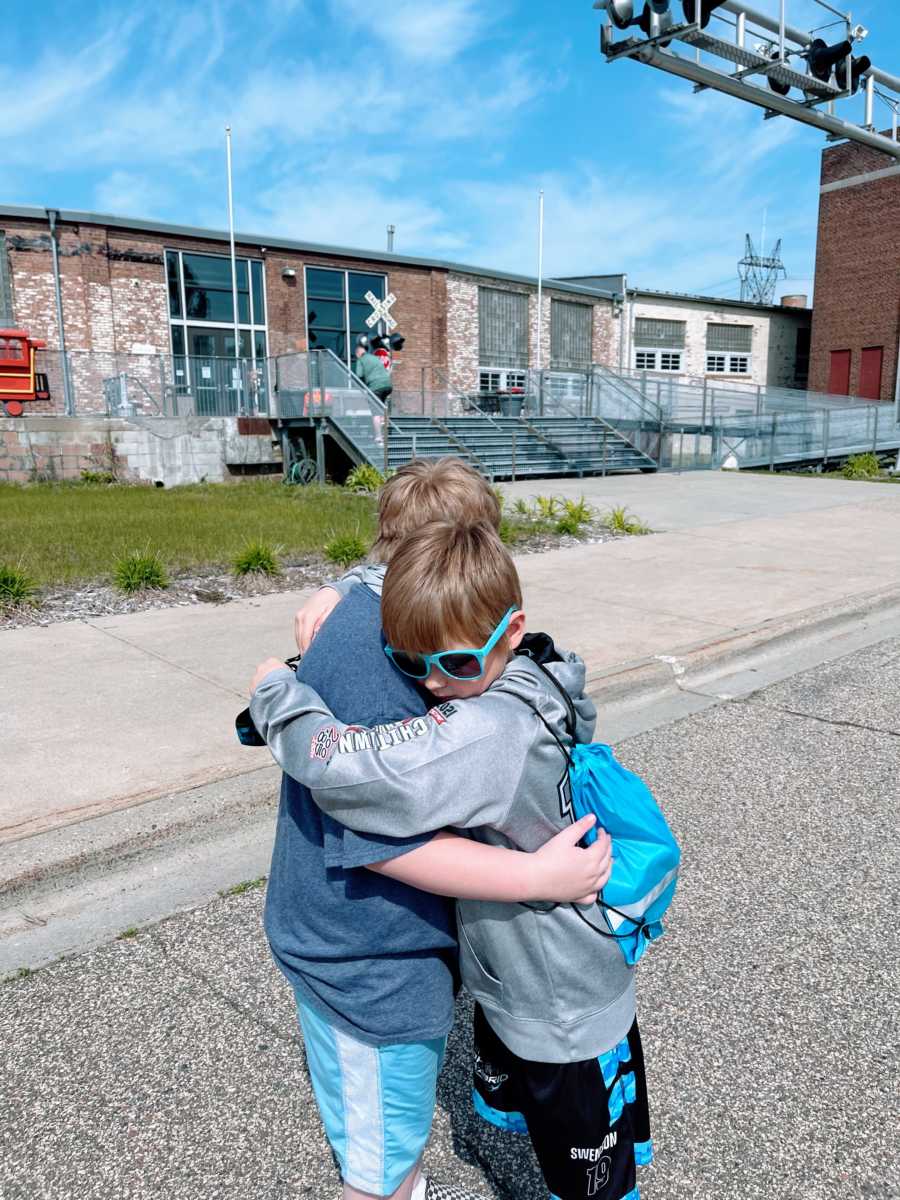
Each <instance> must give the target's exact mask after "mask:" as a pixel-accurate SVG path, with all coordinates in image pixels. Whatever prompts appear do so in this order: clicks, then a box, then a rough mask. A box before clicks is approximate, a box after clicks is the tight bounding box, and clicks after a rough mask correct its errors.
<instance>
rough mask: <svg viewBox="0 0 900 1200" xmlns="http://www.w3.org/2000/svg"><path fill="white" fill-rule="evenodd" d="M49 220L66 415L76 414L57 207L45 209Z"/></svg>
mask: <svg viewBox="0 0 900 1200" xmlns="http://www.w3.org/2000/svg"><path fill="white" fill-rule="evenodd" d="M45 211H46V213H47V222H48V224H49V225H50V249H51V253H52V255H53V287H54V290H55V292H56V323H57V325H59V353H60V357H61V359H62V377H63V403H64V404H65V409H66V416H67V417H74V416H75V397H74V396H73V394H72V380H71V379H70V377H69V359H68V356H67V355H66V331H65V327H64V325H63V303H62V287H61V286H60V281H59V247H58V246H57V244H56V221H57V218H58V217H59V213H58V212H57V211H56V209H53V208H48V209H45Z"/></svg>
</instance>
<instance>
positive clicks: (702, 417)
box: [700, 378, 707, 433]
mask: <svg viewBox="0 0 900 1200" xmlns="http://www.w3.org/2000/svg"><path fill="white" fill-rule="evenodd" d="M706 385H707V380H706V379H705V378H704V380H703V411H702V413H701V415H700V430H701V432H702V433H706Z"/></svg>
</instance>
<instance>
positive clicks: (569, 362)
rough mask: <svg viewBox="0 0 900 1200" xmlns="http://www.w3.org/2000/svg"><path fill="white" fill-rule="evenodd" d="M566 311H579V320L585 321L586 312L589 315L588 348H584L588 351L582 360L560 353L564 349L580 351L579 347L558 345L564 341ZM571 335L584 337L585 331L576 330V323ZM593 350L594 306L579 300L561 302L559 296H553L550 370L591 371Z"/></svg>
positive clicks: (551, 303) (551, 304) (551, 299)
mask: <svg viewBox="0 0 900 1200" xmlns="http://www.w3.org/2000/svg"><path fill="white" fill-rule="evenodd" d="M565 310H579V317H578V319H579V320H583V319H584V317H583V314H584V312H586V313H587V339H586V346H585V347H584V349H585V350H586V353H585V354H584V356H583V357H582V358H578V359H576V358H567V357H566V356H565V355H563V354H561V353H560V351H561V350H562V349H564V348H567V349H573V348H574V349H578V347H577V346H576V347H573V346H571V345H569V346H568V347H564V346H562V345H560V344H558V343H559V342H562V341H563V340H564V339H563V323H564V320H565V317H564V315H563V314H564V311H565ZM569 333H570V335H571V334H573V333H574V334H575V335H577V336H582V335H583V330H578V329H575V328H574V323H573V326H572V327H571V328H570V330H569ZM554 340H556V341H557V344H556V345H554ZM570 340H571V341H574V340H575V338H574V337H570ZM593 349H594V305H593V304H584V303H581V302H580V301H577V300H561V299H559V298H558V297H557V296H551V297H550V369H551V370H552V371H587V370H589V369H590V366H591V362H592V360H593Z"/></svg>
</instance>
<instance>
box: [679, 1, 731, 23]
mask: <svg viewBox="0 0 900 1200" xmlns="http://www.w3.org/2000/svg"><path fill="white" fill-rule="evenodd" d="M724 3H725V0H700V4H699V15H698V11H697V9H698V5H697V0H682V8H683V9H684V19H685V20H686V21H689V22H690V23H691V24H692V25H693V24H694V23H695V22H699V25H700V28H701V29H705V28H706V27H707V25H708V24H709V18H710V17H711V16H712V14H713V12H714V11H715V9H717V8H720V7H721V6H722V5H723V4H724Z"/></svg>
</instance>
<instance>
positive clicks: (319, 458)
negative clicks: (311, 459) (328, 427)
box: [316, 417, 325, 484]
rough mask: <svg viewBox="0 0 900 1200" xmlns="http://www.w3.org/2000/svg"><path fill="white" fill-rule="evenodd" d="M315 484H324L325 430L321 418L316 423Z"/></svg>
mask: <svg viewBox="0 0 900 1200" xmlns="http://www.w3.org/2000/svg"><path fill="white" fill-rule="evenodd" d="M316 483H319V484H324V483H325V429H324V427H323V424H322V418H321V417H319V418H318V420H317V421H316Z"/></svg>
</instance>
